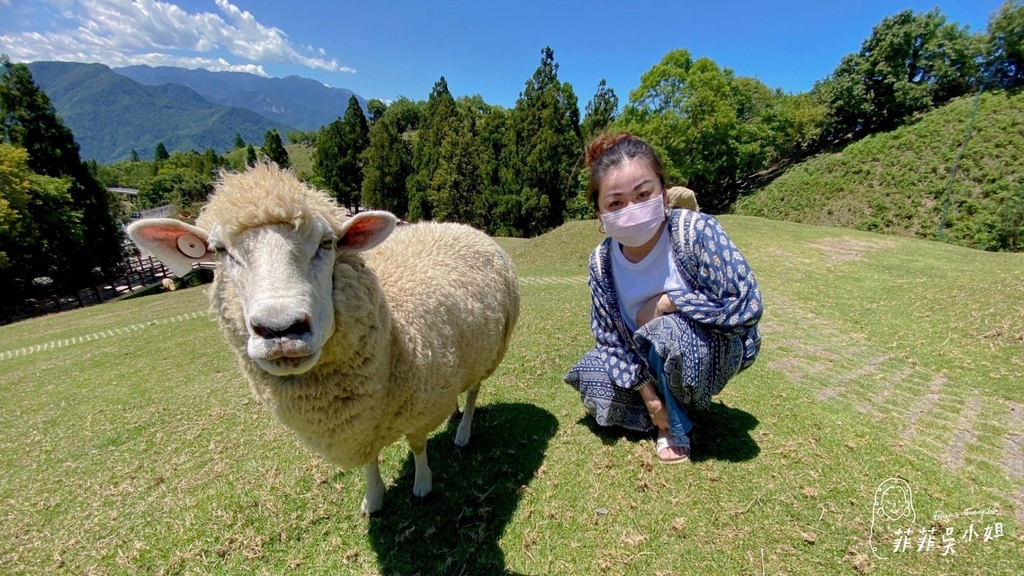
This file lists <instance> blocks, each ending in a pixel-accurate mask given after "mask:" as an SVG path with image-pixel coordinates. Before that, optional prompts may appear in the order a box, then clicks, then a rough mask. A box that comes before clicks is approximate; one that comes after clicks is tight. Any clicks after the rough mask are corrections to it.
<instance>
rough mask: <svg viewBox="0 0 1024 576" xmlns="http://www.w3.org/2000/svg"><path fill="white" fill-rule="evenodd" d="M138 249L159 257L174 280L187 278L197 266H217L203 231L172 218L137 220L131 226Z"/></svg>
mask: <svg viewBox="0 0 1024 576" xmlns="http://www.w3.org/2000/svg"><path fill="white" fill-rule="evenodd" d="M128 237H129V238H131V239H132V242H135V245H136V246H138V247H139V248H141V249H142V250H145V251H146V252H149V253H150V254H152V255H153V256H156V257H157V258H158V259H159V260H160V261H161V262H163V263H164V265H166V266H167V267H168V268H170V269H171V272H173V273H174V275H175V276H184V275H185V274H188V272H189V271H190V270H192V265H193V264H195V263H196V262H214V261H216V254H215V253H214V252H212V251H211V250H210V246H209V243H208V242H207V241H206V239H207V233H206V230H203V229H202V228H197V227H195V226H190V225H188V224H185V223H184V222H181V221H178V220H174V219H172V218H149V219H146V220H138V221H136V222H133V223H132V224H131V225H130V226H128Z"/></svg>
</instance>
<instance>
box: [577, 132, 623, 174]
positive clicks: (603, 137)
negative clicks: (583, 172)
mask: <svg viewBox="0 0 1024 576" xmlns="http://www.w3.org/2000/svg"><path fill="white" fill-rule="evenodd" d="M632 137H633V135H632V134H630V133H629V132H620V133H619V134H615V135H609V134H607V133H605V132H602V133H600V134H598V135H597V136H595V137H594V139H593V140H591V141H590V143H589V144H587V149H586V151H585V152H584V153H583V162H584V163H585V164H586V165H587V168H588V169H589V168H590V167H592V166H593V165H594V162H597V159H598V158H600V157H601V155H602V154H604V153H605V152H607V151H608V150H609V149H610V148H612V147H614V146H615V145H616V144H618V143H619V142H622V141H623V140H628V139H629V138H632Z"/></svg>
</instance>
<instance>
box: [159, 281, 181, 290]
mask: <svg viewBox="0 0 1024 576" xmlns="http://www.w3.org/2000/svg"><path fill="white" fill-rule="evenodd" d="M160 285H161V286H163V288H164V290H166V291H167V292H174V291H175V290H177V289H178V286H177V285H176V284H175V283H174V280H171V279H170V278H164V279H163V280H161V281H160Z"/></svg>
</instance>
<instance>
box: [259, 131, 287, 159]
mask: <svg viewBox="0 0 1024 576" xmlns="http://www.w3.org/2000/svg"><path fill="white" fill-rule="evenodd" d="M263 154H265V155H266V156H267V158H269V159H270V161H271V162H273V163H274V164H277V166H278V167H279V168H282V169H284V168H288V167H289V166H290V165H291V163H290V162H289V160H288V151H287V150H285V149H284V143H282V142H281V135H280V134H278V133H277V129H276V128H271V129H270V130H267V133H266V134H264V135H263Z"/></svg>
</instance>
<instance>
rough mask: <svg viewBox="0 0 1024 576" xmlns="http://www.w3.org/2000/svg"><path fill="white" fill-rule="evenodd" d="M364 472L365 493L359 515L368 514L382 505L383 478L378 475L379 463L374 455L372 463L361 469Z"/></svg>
mask: <svg viewBox="0 0 1024 576" xmlns="http://www.w3.org/2000/svg"><path fill="white" fill-rule="evenodd" d="M363 470H364V471H365V472H366V494H365V495H364V496H363V504H362V506H360V507H359V514H360V515H361V516H369V515H370V514H373V513H374V512H377V511H379V510H380V509H381V508H383V507H384V479H383V478H381V477H380V463H379V462H377V456H376V455H374V457H373V463H371V464H368V465H367V466H366V468H364V469H363Z"/></svg>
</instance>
